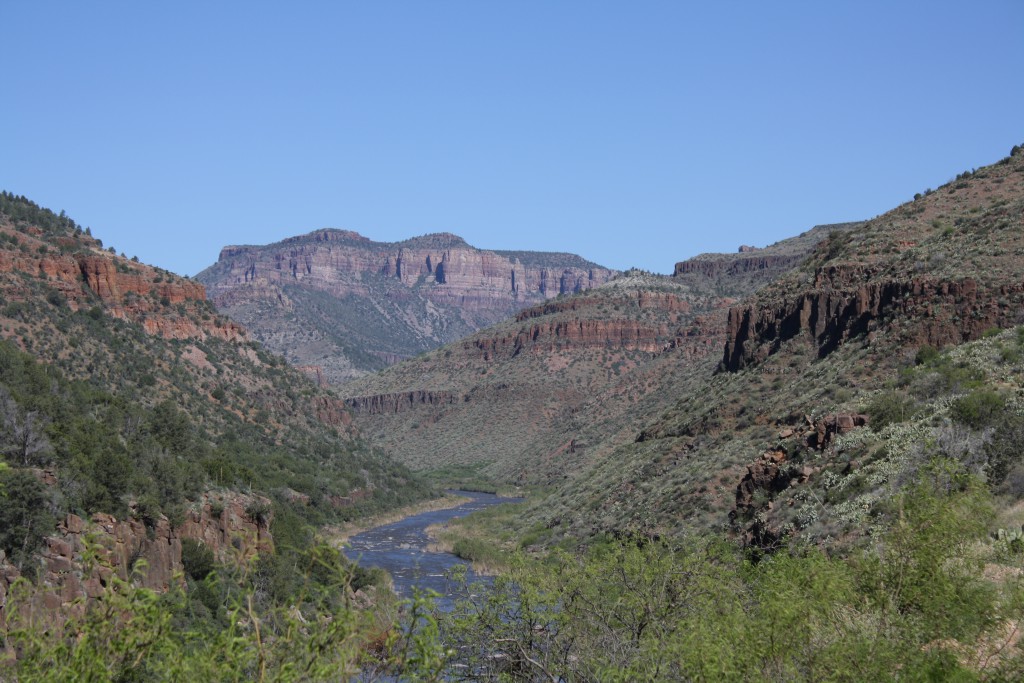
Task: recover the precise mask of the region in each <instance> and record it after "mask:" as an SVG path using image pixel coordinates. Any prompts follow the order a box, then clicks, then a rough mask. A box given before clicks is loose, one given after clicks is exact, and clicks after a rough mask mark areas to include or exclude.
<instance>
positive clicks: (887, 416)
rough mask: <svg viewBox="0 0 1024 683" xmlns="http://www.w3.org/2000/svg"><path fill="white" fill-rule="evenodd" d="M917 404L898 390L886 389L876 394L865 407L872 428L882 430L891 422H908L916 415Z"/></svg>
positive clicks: (877, 430)
mask: <svg viewBox="0 0 1024 683" xmlns="http://www.w3.org/2000/svg"><path fill="white" fill-rule="evenodd" d="M915 407H916V404H915V403H914V400H913V399H911V398H910V397H909V396H906V395H905V394H903V393H901V392H898V391H885V392H882V393H881V394H879V395H877V396H875V397H874V398H873V399H872V400H871V402H870V403H868V405H867V406H866V407H865V409H864V412H865V413H867V415H868V418H869V424H870V425H871V429H872V430H873V431H876V432H880V431H882V429H884V428H885V427H886V426H888V425H890V424H899V423H901V422H906V421H907V420H909V419H910V418H911V417H913V415H914V410H915Z"/></svg>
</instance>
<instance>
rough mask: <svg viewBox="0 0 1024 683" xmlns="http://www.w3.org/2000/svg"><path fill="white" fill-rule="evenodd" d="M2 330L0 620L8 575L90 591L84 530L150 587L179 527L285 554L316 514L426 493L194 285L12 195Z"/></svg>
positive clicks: (0, 229)
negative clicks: (139, 566) (141, 572)
mask: <svg viewBox="0 0 1024 683" xmlns="http://www.w3.org/2000/svg"><path fill="white" fill-rule="evenodd" d="M0 337H2V341H0V448H2V453H3V460H0V501H2V504H0V516H2V523H0V527H2V529H0V622H2V618H3V614H2V606H3V599H2V597H3V594H4V591H5V590H6V586H7V584H9V583H10V582H11V581H13V579H14V578H15V577H17V576H18V575H19V574H25V575H28V576H30V577H36V578H38V579H39V581H40V582H41V585H42V586H43V587H44V588H45V589H46V590H49V591H53V592H55V594H56V595H57V597H56V598H53V597H52V596H50V597H45V598H41V599H43V600H44V602H46V600H49V601H50V602H55V603H56V604H58V605H60V604H63V605H65V606H68V605H71V604H72V603H74V601H75V600H76V599H78V598H83V597H85V596H86V594H87V593H88V592H89V591H90V590H92V588H95V587H96V586H92V588H90V585H91V584H89V581H92V580H93V579H96V580H99V579H97V578H96V577H95V576H94V577H91V578H90V576H88V573H86V575H85V576H83V573H82V572H83V568H82V567H83V565H82V564H81V563H82V561H83V558H84V557H85V555H86V554H88V550H87V547H86V546H87V544H88V543H89V541H88V538H89V537H90V535H92V534H99V536H98V538H100V541H99V542H100V545H101V546H102V547H103V548H105V549H106V550H105V551H104V552H105V553H106V555H107V557H106V560H107V561H108V562H110V563H111V565H112V566H113V567H114V568H115V569H116V570H117V571H118V572H119V573H121V574H122V575H123V576H124V577H127V575H128V573H129V572H130V571H131V569H132V565H133V564H134V563H135V562H136V561H137V560H138V559H145V560H146V562H147V563H148V565H149V567H150V572H149V574H148V575H147V577H148V578H147V579H146V581H147V582H148V583H147V584H146V585H151V586H152V587H155V588H166V587H167V586H168V585H169V584H168V582H170V581H172V577H173V575H174V572H176V571H180V570H181V569H182V540H183V539H192V540H194V541H196V542H198V543H200V544H205V545H207V546H209V549H210V552H212V553H213V554H214V556H215V557H216V558H217V559H218V560H220V561H229V560H234V561H238V560H244V559H248V558H251V557H253V556H254V555H255V554H257V553H264V554H265V553H270V552H272V550H273V548H274V546H275V543H274V538H273V536H277V537H278V538H277V540H278V541H279V542H280V543H281V544H282V545H283V546H284V547H288V548H290V549H291V551H292V552H294V551H296V550H299V549H301V548H302V547H304V545H305V544H307V543H308V541H309V538H310V536H309V526H311V525H319V524H322V523H324V522H327V521H331V520H338V519H345V518H351V517H353V516H357V515H360V514H364V513H366V512H369V511H375V510H380V509H383V508H388V507H392V506H395V505H398V504H400V503H402V502H405V501H411V500H415V499H417V498H421V497H424V496H425V495H427V494H428V493H429V492H428V491H427V490H426V489H425V488H424V487H422V486H421V485H419V484H418V483H417V482H416V480H415V479H414V478H413V477H412V476H411V474H410V473H409V471H408V470H407V469H406V468H404V467H402V466H400V465H396V464H394V463H393V462H392V461H390V460H388V459H387V458H385V457H383V456H381V455H380V454H379V453H377V452H374V451H372V450H371V449H370V448H369V447H367V446H366V445H365V444H363V443H362V442H361V440H359V439H358V438H357V436H356V435H355V433H354V431H353V430H352V429H351V426H350V423H351V420H350V417H349V415H348V413H347V412H346V410H345V409H344V406H343V404H342V402H341V400H340V399H339V398H337V397H336V396H334V395H333V394H331V393H329V392H327V391H324V390H321V389H319V388H317V387H316V386H315V385H313V384H311V383H310V382H309V381H308V380H307V379H306V378H305V377H304V376H302V374H301V373H299V372H298V371H296V370H294V369H292V368H290V367H288V366H287V364H286V363H285V362H284V361H283V360H282V359H280V358H277V357H275V356H272V355H270V354H268V353H266V352H265V350H264V349H263V348H262V347H261V346H260V345H259V344H258V343H256V342H254V341H251V340H250V339H249V338H248V334H247V332H246V331H245V330H244V328H242V327H240V326H239V325H238V324H237V323H234V322H233V321H231V320H229V319H227V318H225V317H223V316H222V315H220V314H218V313H217V312H216V310H215V309H214V308H213V307H212V306H211V305H210V303H209V302H208V301H207V300H206V296H205V291H204V288H203V286H202V285H200V284H198V283H194V282H191V281H189V280H187V279H185V278H181V277H179V276H177V275H174V274H172V273H168V272H166V271H163V270H160V269H159V268H153V267H151V266H147V265H144V264H141V263H137V262H136V261H134V260H129V259H127V258H124V257H123V256H117V255H116V254H115V253H114V249H113V248H109V249H107V250H104V249H103V247H102V244H101V242H100V241H99V240H97V239H94V238H93V237H91V236H90V235H89V234H87V233H84V232H83V231H82V230H81V229H80V228H79V226H77V225H76V224H75V223H74V222H73V221H71V220H70V219H68V218H66V217H65V216H63V215H61V216H57V215H55V214H53V213H51V212H50V211H47V210H45V209H41V208H40V207H38V206H36V205H35V204H33V203H32V202H30V201H29V200H27V199H25V198H24V197H16V196H13V195H11V194H8V193H0ZM58 523H59V524H58ZM50 534H55V535H54V536H53V537H52V538H50V539H49V540H46V541H45V545H44V538H45V537H46V536H49V535H50ZM40 549H41V552H42V554H38V553H37V550H40ZM281 571H282V572H286V571H288V570H286V569H285V568H283V566H282V569H281ZM86 579H88V580H89V581H86V582H85V583H84V584H83V581H84V580H86ZM87 584H89V585H87ZM46 604H47V606H50V603H49V602H47V603H46Z"/></svg>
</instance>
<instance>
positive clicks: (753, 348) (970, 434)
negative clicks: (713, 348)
mask: <svg viewBox="0 0 1024 683" xmlns="http://www.w3.org/2000/svg"><path fill="white" fill-rule="evenodd" d="M1014 152H1015V153H1014V154H1013V155H1012V156H1011V157H1009V158H1007V159H1004V160H1003V161H1000V162H999V163H997V164H994V165H992V166H988V167H985V168H981V169H978V170H977V171H973V172H968V173H965V174H961V175H960V176H959V177H958V178H956V179H955V180H953V181H951V182H950V183H948V184H946V185H944V186H943V187H941V188H938V189H937V190H935V191H934V192H931V191H929V192H928V193H926V194H924V195H920V196H918V198H916V199H915V200H914V201H911V202H908V203H907V204H904V205H902V206H900V207H898V208H896V209H894V210H892V211H890V212H887V213H885V214H883V215H881V216H879V217H877V218H875V219H873V220H870V221H867V222H866V223H864V224H863V225H861V226H859V227H856V228H855V229H852V230H846V231H836V232H833V233H832V234H831V235H830V236H829V238H828V239H827V240H825V241H822V242H821V243H820V245H819V246H818V247H817V249H816V250H815V251H814V252H813V254H812V255H811V256H810V258H808V259H806V260H805V261H804V262H803V263H802V264H800V265H799V266H798V267H797V268H796V269H794V270H792V271H790V272H789V273H787V274H786V275H783V276H782V277H780V278H778V279H777V280H776V281H775V282H773V283H772V284H770V285H768V286H766V287H763V288H761V289H760V290H758V291H757V292H756V293H755V294H754V295H753V296H751V297H749V298H747V299H746V300H744V301H743V302H742V303H741V304H739V305H735V306H732V307H731V308H730V310H729V313H728V324H727V326H726V331H725V334H724V337H723V341H724V345H723V347H722V348H721V351H722V353H721V355H720V356H719V359H718V364H717V365H718V367H717V372H715V371H713V370H714V368H712V364H710V363H707V364H703V365H692V366H689V367H688V368H686V369H685V370H683V371H681V372H680V374H679V376H678V377H677V381H676V383H675V385H674V386H673V388H672V392H671V396H672V397H671V402H670V405H669V407H668V408H667V409H665V410H664V411H662V412H661V414H660V416H659V417H657V418H654V419H651V418H650V417H649V418H648V419H647V422H646V424H645V425H644V426H643V427H642V429H639V430H637V432H636V433H635V434H633V435H632V438H629V439H622V440H621V441H619V444H618V445H617V447H615V448H609V452H608V454H607V455H606V457H603V458H602V459H601V460H600V462H597V463H594V466H593V467H592V468H589V469H587V470H585V471H583V472H581V473H578V474H577V475H576V476H572V477H570V478H569V480H568V481H567V482H566V483H565V485H564V486H561V487H559V488H558V489H557V490H556V491H555V492H554V493H552V495H550V496H548V497H546V498H544V499H543V500H542V501H540V502H538V503H537V504H536V505H535V506H533V507H532V510H531V511H530V512H529V513H527V518H528V519H529V520H532V521H533V523H535V524H538V525H539V526H540V527H541V528H546V529H548V532H547V533H549V534H550V535H552V536H555V537H558V536H561V535H565V534H568V535H570V536H580V535H584V536H586V535H591V534H595V533H598V532H600V531H605V530H619V531H621V530H622V529H634V530H637V531H641V532H643V533H645V534H659V535H662V534H679V533H682V532H684V531H686V530H694V529H725V530H730V531H731V532H733V533H735V534H737V535H739V537H740V538H743V539H744V540H745V541H746V542H747V543H749V544H753V545H756V546H763V547H773V546H775V545H776V544H778V543H781V542H783V541H784V539H786V538H788V537H790V536H792V535H795V534H798V535H802V536H804V537H807V538H810V539H814V540H818V541H826V540H831V541H833V542H835V541H837V540H839V539H845V541H847V542H854V541H855V540H856V539H857V538H860V537H863V536H864V535H866V534H870V533H871V529H873V528H876V526H879V525H881V526H885V525H887V524H889V523H891V522H892V521H893V520H892V517H891V515H892V514H893V511H892V510H891V509H890V508H888V507H887V501H890V500H892V499H893V496H895V495H897V494H898V493H899V492H900V491H901V490H902V489H903V487H904V486H906V485H908V484H909V483H912V482H914V481H915V480H916V478H917V474H916V473H917V472H918V471H919V469H920V468H922V467H924V466H925V465H926V463H927V462H928V461H929V460H930V459H932V458H934V457H945V458H950V459H952V460H954V461H956V462H958V463H961V464H962V467H964V468H965V470H967V471H969V472H971V473H972V474H974V475H976V476H979V477H980V478H981V479H982V480H987V481H988V482H989V484H990V486H992V487H993V488H994V489H999V487H1002V486H1004V483H1005V482H1006V481H1011V480H1012V479H1013V478H1012V477H1011V476H1010V475H1008V474H1007V472H1008V471H1009V470H1014V471H1017V470H1015V468H1017V467H1019V458H1018V457H1017V456H1013V457H1012V458H1011V459H1010V460H1009V461H1007V460H1006V457H1007V455H1006V454H1007V453H1010V452H1014V453H1019V452H1020V448H1021V447H1024V441H1022V439H1021V436H1020V435H1021V433H1022V432H1021V431H1020V428H1019V425H1018V424H1017V422H1018V421H1019V420H1018V418H1017V417H1016V416H1017V415H1019V414H1020V412H1021V407H1020V397H1021V396H1022V395H1024V378H1022V374H1021V372H1022V367H1021V364H1020V352H1021V351H1020V342H1019V338H1018V336H1016V335H1015V334H1013V333H1006V334H1003V335H1001V336H1000V335H995V333H996V332H998V330H999V329H1001V328H1010V327H1013V326H1014V325H1017V324H1019V323H1021V322H1022V321H1024V154H1022V153H1021V152H1019V151H1018V148H1015V150H1014ZM989 335H995V336H989ZM982 337H987V338H986V339H984V340H981V338H982ZM972 340H981V341H974V342H973V343H971V344H968V345H966V346H961V345H963V344H964V343H965V342H971V341H972ZM945 348H949V349H950V351H949V353H948V354H940V353H939V352H938V351H936V349H945ZM979 415H980V416H979ZM999 490H1002V491H1004V493H1005V494H1006V496H1007V497H1006V498H1004V499H1001V503H1002V505H1003V506H1004V508H1005V509H1007V510H1012V509H1013V508H1014V506H1015V505H1016V502H1017V501H1018V500H1019V498H1020V496H1021V495H1022V491H1021V490H1020V488H1019V485H1017V484H1011V485H1009V488H1008V489H999Z"/></svg>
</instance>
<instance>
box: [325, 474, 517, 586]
mask: <svg viewBox="0 0 1024 683" xmlns="http://www.w3.org/2000/svg"><path fill="white" fill-rule="evenodd" d="M452 493H455V494H457V495H459V496H464V497H466V498H470V499H471V500H470V501H469V502H468V503H463V504H462V505H460V506H458V507H456V508H451V509H448V510H434V511H432V512H422V513H420V514H418V515H411V516H409V517H406V518H405V519H402V520H400V521H398V522H394V523H392V524H385V525H384V526H379V527H374V528H373V529H369V530H368V531H364V532H362V533H359V534H356V535H355V536H352V537H351V538H349V540H348V547H347V548H345V555H346V556H347V557H348V558H349V559H351V560H355V561H356V562H358V563H359V564H360V565H361V566H363V567H380V568H382V569H385V570H387V572H388V573H389V574H391V577H392V579H393V580H394V583H395V592H396V593H398V595H399V597H402V598H409V597H412V589H413V587H414V586H415V587H418V588H420V589H421V590H427V589H429V590H434V591H437V592H438V593H439V594H440V595H441V596H442V598H441V600H440V601H439V604H440V605H442V606H443V605H444V604H445V603H448V604H450V601H451V600H452V599H453V598H454V588H455V587H454V586H451V585H450V582H449V581H448V573H449V570H451V568H452V567H454V566H456V565H465V566H466V572H467V578H468V579H469V581H470V582H473V581H477V580H480V579H481V577H479V576H478V575H477V574H476V573H475V572H473V570H472V568H471V567H470V566H469V563H468V562H466V561H465V560H462V559H460V558H458V557H456V556H455V555H452V554H451V553H443V552H430V551H429V550H427V545H429V544H430V539H429V538H428V537H427V531H426V529H427V527H428V526H430V525H431V524H441V523H444V522H447V521H448V520H451V519H456V518H458V517H465V516H466V515H468V514H469V513H471V512H476V511H477V510H483V509H484V508H487V507H490V506H492V505H500V504H501V503H514V502H518V501H520V500H522V499H521V498H501V497H499V496H496V495H494V494H491V493H475V492H471V491H452Z"/></svg>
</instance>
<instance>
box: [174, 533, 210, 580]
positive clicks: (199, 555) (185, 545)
mask: <svg viewBox="0 0 1024 683" xmlns="http://www.w3.org/2000/svg"><path fill="white" fill-rule="evenodd" d="M181 564H182V566H183V567H184V568H185V574H186V575H187V576H188V577H189V578H190V579H192V580H193V581H202V580H203V579H205V578H206V577H207V576H209V575H210V573H211V572H213V570H214V568H215V567H216V564H217V563H216V560H215V559H214V557H213V551H212V550H210V548H209V547H208V546H207V545H206V544H205V543H203V542H202V541H196V540H194V539H191V538H183V539H181Z"/></svg>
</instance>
